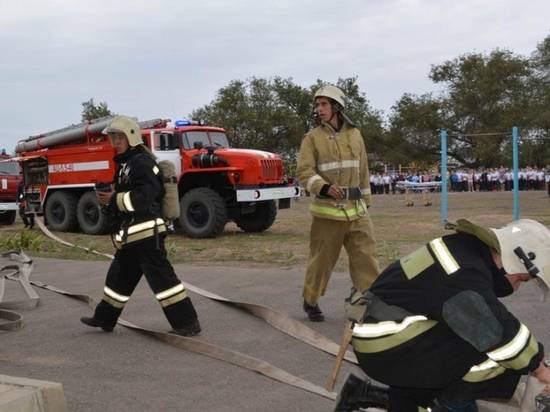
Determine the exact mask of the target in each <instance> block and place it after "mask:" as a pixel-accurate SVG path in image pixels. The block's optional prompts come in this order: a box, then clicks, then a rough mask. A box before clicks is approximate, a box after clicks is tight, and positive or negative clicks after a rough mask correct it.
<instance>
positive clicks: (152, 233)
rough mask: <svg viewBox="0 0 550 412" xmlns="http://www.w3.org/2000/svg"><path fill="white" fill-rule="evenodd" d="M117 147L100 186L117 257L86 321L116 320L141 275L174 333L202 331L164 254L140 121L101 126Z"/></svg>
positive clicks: (106, 323)
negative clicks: (109, 174) (109, 181)
mask: <svg viewBox="0 0 550 412" xmlns="http://www.w3.org/2000/svg"><path fill="white" fill-rule="evenodd" d="M103 133H104V134H107V135H108V136H109V138H110V139H111V142H112V144H113V146H114V147H115V150H116V152H117V154H116V156H115V158H114V160H115V162H116V163H117V171H116V174H115V178H114V183H115V184H114V190H112V189H105V190H103V189H102V191H98V192H97V195H98V199H99V202H100V204H101V205H103V207H102V210H103V211H104V213H106V214H107V215H108V216H110V218H111V219H112V220H113V222H114V227H115V229H114V231H113V232H114V233H113V235H112V237H113V242H114V244H115V246H116V248H117V251H116V253H115V258H114V260H113V262H112V263H111V266H110V267H109V270H108V272H107V279H106V281H105V287H104V289H103V298H102V300H101V302H100V303H99V304H98V305H97V307H96V309H95V313H94V315H93V317H82V318H81V321H82V322H83V323H85V324H86V325H89V326H93V327H101V328H102V329H103V330H104V331H107V332H110V331H112V330H113V328H114V327H115V325H116V323H117V319H118V317H119V316H120V314H121V312H122V310H123V308H124V306H125V304H126V303H127V302H128V300H129V299H130V296H131V295H132V292H133V291H134V289H135V287H136V286H137V284H138V282H139V280H140V279H141V276H142V274H144V275H145V278H146V279H147V282H148V283H149V286H150V287H151V289H152V290H153V292H154V293H155V297H156V298H157V300H158V302H159V304H160V305H161V307H162V310H163V311H164V314H165V316H166V318H167V319H168V322H169V323H170V325H171V326H172V329H173V332H174V333H177V334H180V335H183V336H193V335H197V334H198V333H199V332H200V330H201V329H200V325H199V321H198V318H197V313H196V312H195V308H194V307H193V304H192V303H191V299H190V298H189V297H188V296H187V292H186V289H185V287H184V286H183V284H182V283H181V281H180V280H179V279H178V278H177V276H176V274H175V272H174V269H173V268H172V265H171V264H170V262H169V261H168V259H167V254H166V250H165V248H164V240H165V237H166V232H167V228H166V222H165V221H164V219H163V218H162V217H161V202H162V198H163V196H164V194H165V193H164V180H163V176H162V173H161V171H160V169H159V167H158V165H157V163H156V161H155V159H154V157H153V155H152V154H151V153H150V152H149V151H148V149H147V148H146V147H145V146H144V145H143V141H142V138H141V132H140V128H139V125H138V124H137V123H136V122H135V121H134V120H132V119H130V118H128V117H124V116H118V117H116V118H115V119H114V120H113V122H112V123H111V124H110V126H109V127H107V128H106V129H105V130H104V131H103Z"/></svg>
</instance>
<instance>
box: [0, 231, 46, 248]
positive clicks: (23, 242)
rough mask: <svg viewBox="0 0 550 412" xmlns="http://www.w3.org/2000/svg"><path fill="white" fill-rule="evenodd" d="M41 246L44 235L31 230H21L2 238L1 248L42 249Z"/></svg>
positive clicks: (0, 240) (0, 241)
mask: <svg viewBox="0 0 550 412" xmlns="http://www.w3.org/2000/svg"><path fill="white" fill-rule="evenodd" d="M41 248H42V237H41V236H40V233H38V232H33V231H31V230H20V231H19V232H18V233H14V234H12V235H8V236H6V237H3V238H1V239H0V249H2V250H21V249H24V250H30V251H40V249H41Z"/></svg>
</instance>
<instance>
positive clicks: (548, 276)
mask: <svg viewBox="0 0 550 412" xmlns="http://www.w3.org/2000/svg"><path fill="white" fill-rule="evenodd" d="M491 230H492V231H493V232H495V234H496V236H497V239H498V243H499V246H500V254H501V257H502V266H503V267H504V270H505V271H506V273H510V274H512V273H528V272H529V273H530V274H531V275H534V277H535V281H536V282H537V284H538V286H539V288H540V289H541V291H542V294H543V295H542V298H543V300H544V299H545V298H546V295H547V294H548V292H549V290H550V230H548V228H547V227H546V226H544V225H543V224H542V223H539V222H537V221H535V220H531V219H520V220H516V221H514V222H512V223H509V224H507V225H506V226H504V227H502V228H500V229H491ZM521 252H523V253H524V255H523V257H522V258H520V256H521ZM518 254H519V255H520V256H518ZM525 258H526V259H525ZM526 260H527V262H526ZM529 261H530V262H531V265H532V267H531V270H529V266H530V263H529ZM526 263H527V267H526ZM537 270H538V272H537Z"/></svg>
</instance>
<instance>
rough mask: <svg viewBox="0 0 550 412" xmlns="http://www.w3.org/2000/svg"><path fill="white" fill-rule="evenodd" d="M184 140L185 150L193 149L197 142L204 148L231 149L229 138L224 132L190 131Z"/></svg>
mask: <svg viewBox="0 0 550 412" xmlns="http://www.w3.org/2000/svg"><path fill="white" fill-rule="evenodd" d="M208 135H210V137H209V136H208ZM182 140H183V147H184V148H185V149H193V148H194V147H195V143H196V142H198V143H200V144H202V147H208V146H214V147H229V142H228V141H227V136H226V135H225V133H223V132H207V131H190V132H186V133H185V134H184V136H183V139H182Z"/></svg>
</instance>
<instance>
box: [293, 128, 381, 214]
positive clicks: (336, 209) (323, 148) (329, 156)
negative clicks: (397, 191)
mask: <svg viewBox="0 0 550 412" xmlns="http://www.w3.org/2000/svg"><path fill="white" fill-rule="evenodd" d="M298 178H299V179H300V181H301V182H303V184H305V188H306V190H307V191H308V192H311V193H312V194H313V195H315V199H314V201H313V202H312V204H311V207H310V211H311V213H312V214H313V215H314V216H316V217H320V218H326V219H333V220H346V221H352V220H355V219H358V218H359V217H361V216H364V215H365V214H366V207H367V206H368V205H370V195H371V193H370V182H369V168H368V161H367V152H366V149H365V143H364V141H363V138H362V136H361V133H360V132H359V130H358V129H357V128H356V127H352V126H350V125H349V124H348V123H344V125H343V126H342V128H341V130H340V131H336V130H334V128H333V127H332V126H331V125H330V124H329V123H325V122H323V123H322V124H321V125H320V126H318V127H316V128H315V129H313V130H311V131H310V132H309V133H307V134H306V135H305V137H304V139H303V141H302V145H301V148H300V157H299V159H298ZM332 184H337V185H339V186H341V187H344V188H355V189H357V190H360V191H361V198H360V199H358V200H349V199H345V200H335V199H332V198H329V197H328V196H324V193H323V192H324V191H326V188H327V187H328V186H329V185H332ZM324 188H325V190H323V189H324Z"/></svg>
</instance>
